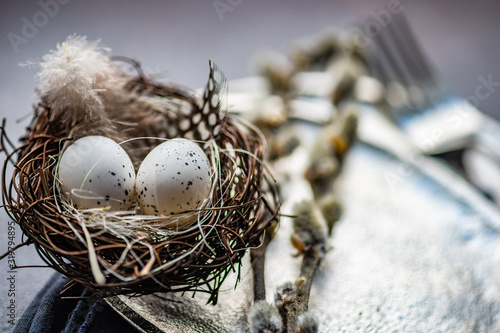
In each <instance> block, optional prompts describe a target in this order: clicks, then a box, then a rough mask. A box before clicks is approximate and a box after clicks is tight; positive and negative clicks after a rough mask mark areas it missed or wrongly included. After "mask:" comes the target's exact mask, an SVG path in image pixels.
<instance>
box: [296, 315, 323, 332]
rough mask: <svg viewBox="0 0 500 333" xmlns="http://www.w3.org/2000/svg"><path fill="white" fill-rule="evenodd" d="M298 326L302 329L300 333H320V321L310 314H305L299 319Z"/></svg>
mask: <svg viewBox="0 0 500 333" xmlns="http://www.w3.org/2000/svg"><path fill="white" fill-rule="evenodd" d="M297 326H298V327H299V328H300V333H317V332H318V331H319V325H318V321H317V320H316V318H315V317H314V316H313V314H312V313H310V312H304V313H303V314H301V315H300V316H299V317H298V318H297Z"/></svg>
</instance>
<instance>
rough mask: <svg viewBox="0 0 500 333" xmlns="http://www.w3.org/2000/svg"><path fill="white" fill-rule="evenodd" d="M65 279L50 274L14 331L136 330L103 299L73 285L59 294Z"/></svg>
mask: <svg viewBox="0 0 500 333" xmlns="http://www.w3.org/2000/svg"><path fill="white" fill-rule="evenodd" d="M67 283H68V280H67V279H65V278H63V276H62V275H61V274H59V273H56V274H54V276H52V277H51V278H50V279H49V281H48V282H47V283H46V285H45V286H44V287H43V289H42V290H40V291H39V293H38V295H36V297H35V298H34V299H33V301H32V302H31V304H30V305H29V306H28V308H27V309H26V310H25V312H24V313H23V315H22V316H21V318H19V320H18V322H17V324H16V327H15V329H14V332H15V333H27V332H29V333H31V332H33V333H54V332H64V333H70V332H79V333H86V332H89V333H101V332H102V333H105V332H106V333H114V332H116V333H118V332H139V331H138V330H137V329H135V328H134V327H133V326H132V325H131V324H129V322H128V321H126V320H125V319H124V318H123V317H121V316H120V315H119V314H118V313H116V311H114V310H113V309H112V308H111V307H110V306H109V305H108V304H107V303H106V302H105V301H104V300H102V299H96V298H90V295H91V293H90V292H89V291H88V290H87V289H85V288H84V287H83V286H81V285H79V284H77V285H75V286H73V287H71V288H70V289H68V290H67V291H64V293H62V296H63V297H77V298H76V299H64V298H61V292H62V291H63V290H64V289H65V288H66V284H67ZM78 297H81V298H78Z"/></svg>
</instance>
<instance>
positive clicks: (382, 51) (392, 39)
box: [372, 23, 423, 110]
mask: <svg viewBox="0 0 500 333" xmlns="http://www.w3.org/2000/svg"><path fill="white" fill-rule="evenodd" d="M391 24H392V23H389V25H388V26H387V27H386V29H384V30H382V31H381V32H380V33H379V34H378V35H377V36H375V37H373V38H372V46H373V48H374V50H373V52H374V53H375V54H373V55H372V58H373V63H376V69H377V70H376V73H375V75H380V73H382V76H383V78H384V80H383V81H385V82H384V83H385V84H386V86H388V87H391V86H392V85H393V84H394V83H398V84H399V85H400V86H401V87H402V88H403V89H404V91H405V92H406V94H405V95H406V104H407V107H408V108H409V109H413V110H414V109H419V108H420V107H421V106H422V105H421V104H422V102H423V101H422V96H421V95H422V94H420V95H415V94H414V93H413V92H414V91H415V89H412V87H414V86H418V84H419V82H416V79H417V77H416V76H415V70H414V68H412V67H413V66H411V64H409V63H408V61H407V59H406V58H405V57H404V55H403V54H402V52H401V48H402V43H401V42H400V40H399V37H398V36H397V35H396V34H394V33H393V30H394V29H393V28H392V25H391ZM377 77H378V78H379V79H380V77H379V76H377ZM398 104H399V102H398ZM398 109H400V108H399V107H398Z"/></svg>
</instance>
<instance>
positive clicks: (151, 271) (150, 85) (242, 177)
mask: <svg viewBox="0 0 500 333" xmlns="http://www.w3.org/2000/svg"><path fill="white" fill-rule="evenodd" d="M63 46H64V45H63ZM68 58H69V55H68ZM121 78H122V79H123V78H125V79H126V84H125V85H123V87H122V88H120V89H121V90H123V91H122V92H120V93H121V94H122V93H123V94H125V95H126V96H127V98H126V100H125V102H123V103H122V104H124V105H125V104H126V105H127V108H132V109H131V111H130V112H128V111H127V112H126V113H124V112H118V111H116V110H114V109H113V108H116V109H119V108H120V107H121V105H114V104H113V103H114V101H116V100H117V99H115V100H113V99H112V98H108V99H106V98H103V105H104V108H105V109H106V108H107V109H109V110H106V111H107V112H108V114H109V115H111V116H113V117H115V116H116V117H117V118H119V119H112V118H111V120H110V122H111V123H112V125H109V124H108V125H109V126H107V127H106V126H100V125H99V124H97V125H99V126H97V125H96V124H94V123H92V121H93V118H90V117H89V118H88V119H83V120H81V121H75V120H74V119H62V118H61V117H62V116H61V115H60V114H57V115H56V114H55V113H54V112H53V108H54V105H55V103H56V102H55V101H54V100H53V99H51V97H50V95H49V94H48V93H47V94H41V97H40V98H41V102H40V103H39V104H38V105H37V106H36V107H35V115H34V118H33V121H32V123H31V125H30V126H29V127H28V131H27V135H26V136H25V137H24V138H23V139H22V140H21V141H22V145H21V146H20V147H13V148H15V149H13V151H12V152H9V153H8V154H7V158H6V161H5V165H4V170H3V175H2V176H3V186H2V192H3V201H4V206H5V207H6V210H7V212H8V214H9V216H10V217H11V218H12V219H13V220H15V221H16V222H17V223H18V224H19V226H20V227H21V229H22V231H23V233H24V234H25V235H27V237H28V239H29V242H30V243H32V244H34V246H35V248H36V250H37V252H38V253H39V255H40V256H41V258H42V259H43V260H44V261H45V262H46V263H47V264H48V265H49V266H51V267H53V268H54V269H55V270H57V271H58V272H60V273H62V274H64V275H65V276H67V277H68V278H70V279H71V280H73V281H74V282H77V283H80V284H82V285H84V286H85V287H86V288H88V289H89V290H90V291H92V292H93V293H95V294H96V295H98V296H102V297H106V296H111V295H117V294H130V295H141V294H150V293H154V292H186V291H204V292H208V293H210V299H209V302H212V303H214V304H215V303H216V302H217V295H218V291H219V288H220V286H221V284H222V282H223V281H224V279H225V278H226V276H227V275H228V274H229V273H230V272H231V271H237V272H239V267H240V262H241V259H242V257H243V255H244V254H245V252H246V250H247V249H249V248H252V247H258V246H259V245H260V244H261V242H262V240H263V235H264V233H265V231H266V229H267V228H268V227H270V226H272V225H274V224H275V223H276V222H277V214H278V207H279V204H278V199H277V194H276V192H275V190H274V185H273V180H272V177H271V176H270V174H269V173H268V171H267V168H266V166H265V164H264V162H263V161H264V159H265V143H264V140H263V138H262V135H261V134H260V133H259V131H258V129H256V128H253V127H252V126H251V125H249V124H246V123H244V122H243V121H241V120H239V119H238V118H236V117H235V116H232V115H230V114H226V113H225V112H224V111H225V110H224V108H225V106H224V103H223V96H224V89H225V87H226V86H227V84H226V82H225V78H224V75H223V73H222V72H221V71H220V70H219V69H218V68H217V66H215V65H214V64H213V63H210V76H209V80H208V84H207V87H206V89H205V92H204V94H203V95H202V96H197V94H196V93H194V92H193V91H190V90H188V89H185V88H182V87H179V86H176V85H171V84H161V83H155V82H152V81H150V80H149V79H148V78H147V77H146V76H145V75H143V74H142V73H141V72H139V75H129V76H128V77H127V76H124V75H122V76H121ZM122 100H123V99H122ZM115 104H116V103H115ZM134 104H137V106H136V107H135V109H134V106H133V105H134ZM58 107H59V108H61V105H58ZM63 108H64V106H63ZM214 120H215V121H214ZM131 124H132V125H131ZM83 128H84V129H85V130H82V129H83ZM82 133H85V135H94V134H99V135H105V136H109V137H111V138H114V139H115V140H116V141H117V142H120V143H121V144H122V146H123V147H124V148H125V150H126V151H127V152H128V153H129V155H130V156H131V158H132V161H133V162H134V165H135V168H136V171H137V168H138V165H139V164H140V161H141V160H142V159H143V158H144V156H145V155H146V154H147V152H148V151H150V150H151V149H152V148H154V147H155V146H157V145H158V144H159V142H161V141H159V140H166V139H170V138H174V137H184V138H190V139H192V140H195V142H199V143H200V146H201V147H203V148H204V150H205V152H206V154H207V156H208V158H209V159H210V160H211V161H212V168H213V176H212V180H213V183H212V190H211V196H210V200H209V201H210V202H209V203H208V204H207V205H204V206H203V207H201V208H200V209H197V210H195V211H190V212H186V213H185V214H191V215H194V216H195V217H196V222H195V223H194V224H192V225H191V226H190V227H189V228H187V229H184V230H176V229H174V228H168V227H165V223H158V221H157V220H158V218H156V221H155V220H154V219H152V217H151V216H146V215H140V211H139V210H137V209H136V210H134V209H131V210H129V211H124V212H119V213H116V212H114V213H113V212H107V211H106V210H104V209H90V210H79V209H77V208H75V207H74V206H73V205H71V203H69V202H67V199H66V198H65V197H64V196H63V195H62V194H61V190H60V184H59V182H58V179H57V166H58V161H59V158H60V156H61V154H62V151H63V150H64V148H65V147H66V146H68V145H69V144H70V143H71V142H73V141H74V140H75V139H77V138H78V137H81V136H84V134H82ZM2 141H4V142H3V143H4V144H3V145H4V148H6V147H7V146H8V144H6V142H7V141H8V140H6V139H5V132H4V128H3V133H2ZM9 163H13V164H14V168H13V174H12V175H11V176H10V175H8V174H7V169H8V164H9ZM135 205H137V204H135ZM175 218H176V216H168V217H162V218H161V221H164V222H165V221H167V222H168V221H171V220H172V221H173V220H175Z"/></svg>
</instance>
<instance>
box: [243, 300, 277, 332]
mask: <svg viewBox="0 0 500 333" xmlns="http://www.w3.org/2000/svg"><path fill="white" fill-rule="evenodd" d="M248 319H249V322H250V331H251V332H252V333H279V332H281V330H282V326H283V323H282V320H281V317H280V314H279V312H278V309H277V308H276V307H275V306H272V305H271V304H269V303H267V302H266V301H259V302H257V303H255V304H254V305H253V306H252V308H251V309H250V314H249V316H248Z"/></svg>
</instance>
